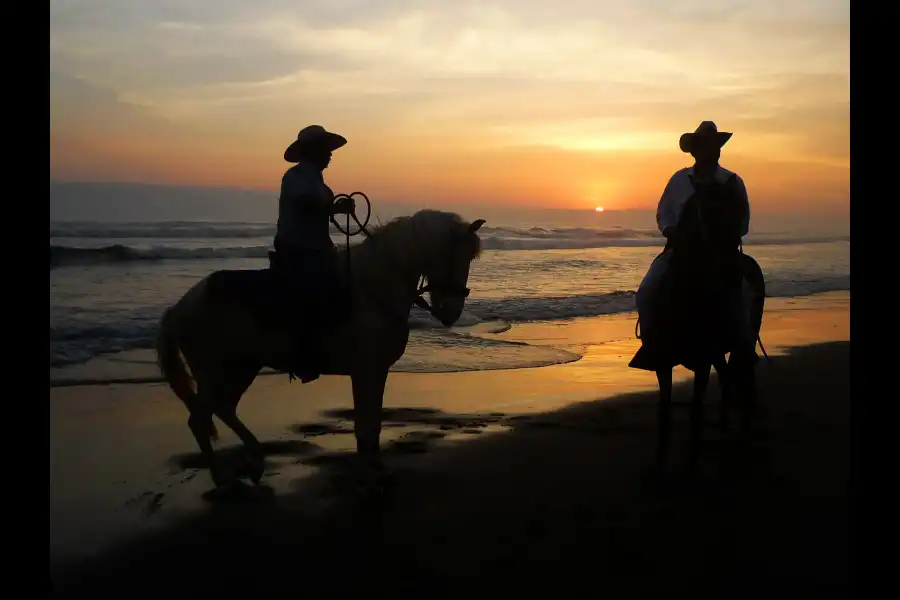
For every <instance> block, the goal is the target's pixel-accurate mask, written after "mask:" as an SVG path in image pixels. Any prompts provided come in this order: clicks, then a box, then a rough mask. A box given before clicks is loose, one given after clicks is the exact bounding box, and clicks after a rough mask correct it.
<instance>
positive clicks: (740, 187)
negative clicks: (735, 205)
mask: <svg viewBox="0 0 900 600" xmlns="http://www.w3.org/2000/svg"><path fill="white" fill-rule="evenodd" d="M736 183H737V193H738V198H739V199H740V201H741V203H742V204H743V205H744V214H743V216H742V218H741V237H744V236H745V235H747V233H749V232H750V199H749V198H748V197H747V187H746V186H745V185H744V180H743V179H741V178H740V176H737V181H736Z"/></svg>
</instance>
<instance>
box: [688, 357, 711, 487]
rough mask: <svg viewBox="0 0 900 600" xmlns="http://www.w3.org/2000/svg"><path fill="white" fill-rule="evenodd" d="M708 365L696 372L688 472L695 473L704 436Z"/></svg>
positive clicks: (692, 400)
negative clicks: (704, 405) (704, 403)
mask: <svg viewBox="0 0 900 600" xmlns="http://www.w3.org/2000/svg"><path fill="white" fill-rule="evenodd" d="M710 368H711V365H706V366H705V367H701V368H699V369H697V370H696V371H694V395H693V396H692V397H691V442H690V450H689V453H688V470H689V471H690V472H691V473H693V472H694V470H695V469H696V467H697V460H698V458H699V456H700V442H701V438H702V436H703V397H704V396H705V395H706V388H707V387H708V386H709V371H710Z"/></svg>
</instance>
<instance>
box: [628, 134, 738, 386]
mask: <svg viewBox="0 0 900 600" xmlns="http://www.w3.org/2000/svg"><path fill="white" fill-rule="evenodd" d="M731 136H732V134H731V133H728V132H720V131H718V129H717V127H716V125H715V123H713V122H712V121H704V122H702V123H701V124H700V126H699V127H697V129H696V131H694V132H693V133H685V134H683V135H682V136H681V139H680V142H679V145H680V147H681V150H682V152H687V153H690V154H691V156H693V157H694V160H695V162H694V165H693V166H691V167H687V168H684V169H681V170H679V171H678V172H676V173H675V174H674V175H673V176H672V177H671V179H670V180H669V183H668V185H666V189H665V191H664V192H663V195H662V198H660V201H659V206H658V208H657V213H656V221H657V225H658V226H659V230H660V232H662V234H663V235H664V236H665V237H666V247H665V250H664V251H663V252H662V253H661V254H660V255H659V256H658V257H657V258H656V260H654V261H653V264H652V265H651V266H650V269H649V270H648V272H647V274H646V276H645V277H644V279H643V281H642V282H641V285H640V286H639V288H638V291H637V297H636V303H637V309H638V316H639V318H640V328H641V337H642V340H644V342H645V345H646V343H647V342H648V341H655V340H657V339H658V338H659V335H660V329H666V330H667V331H668V334H669V335H670V336H671V335H682V336H683V335H690V333H689V332H686V331H681V330H679V331H678V333H677V334H676V333H674V332H675V331H676V330H677V328H678V327H679V325H680V326H681V327H682V328H684V327H688V328H689V327H691V325H686V324H685V323H684V322H681V323H680V324H679V322H678V321H679V319H682V321H687V320H688V319H686V318H685V317H687V315H674V316H673V315H671V314H670V315H669V317H668V319H666V318H664V315H666V314H667V313H666V311H665V310H664V309H666V308H671V309H673V310H674V311H682V312H684V313H693V315H695V316H696V315H701V317H700V318H709V315H710V314H711V313H712V312H715V313H719V314H720V315H721V316H722V317H723V320H721V321H719V322H720V323H721V324H722V325H724V326H725V328H726V329H727V332H726V335H725V336H724V339H723V341H722V342H721V343H722V344H723V345H724V347H725V351H728V349H727V348H728V347H734V344H736V343H741V342H746V341H748V340H747V339H746V338H748V337H749V336H750V335H751V334H750V323H749V317H748V311H747V307H746V306H745V302H744V298H743V294H742V282H743V275H742V270H741V269H742V266H741V265H742V263H741V260H740V259H741V257H740V247H741V238H742V237H743V236H745V235H746V234H747V232H748V231H749V228H750V204H749V201H748V198H747V189H746V187H745V186H744V182H743V180H742V179H741V178H740V176H738V175H737V174H736V173H733V172H731V171H729V170H727V169H725V168H723V167H722V166H720V165H719V157H720V155H721V149H722V146H723V145H725V143H726V142H727V141H728V140H729V139H730V138H731ZM676 273H677V276H676ZM704 277H705V278H706V279H705V281H706V282H705V283H702V282H703V281H704V279H703V278H704ZM678 278H681V279H682V281H680V282H676V281H673V279H678ZM685 281H687V283H685ZM698 282H701V283H698ZM679 284H681V287H680V288H679V287H678V286H679ZM675 290H680V291H681V292H682V293H681V295H679V296H677V299H676V297H675V296H673V294H675ZM704 290H705V291H707V292H712V293H708V294H703V293H701V292H702V291H704ZM701 297H702V298H706V299H709V300H710V301H711V303H712V305H713V308H714V309H716V310H708V308H709V307H701V306H690V303H691V302H695V303H696V302H698V298H701ZM686 298H690V299H686ZM684 303H688V306H685V305H684ZM669 312H670V313H671V312H672V311H669ZM694 323H695V325H694V326H696V321H694ZM666 324H668V325H672V326H673V327H674V328H675V329H672V328H671V327H667V326H665V325H666ZM702 327H704V328H705V329H708V330H715V329H720V328H717V327H716V326H715V325H714V324H713V322H712V321H706V322H705V324H704V325H703V326H702ZM668 341H669V342H670V343H671V342H672V340H668ZM636 358H637V357H636ZM676 364H677V363H676ZM632 366H634V367H636V368H646V369H649V370H654V369H655V368H656V366H657V365H651V364H644V363H643V360H636V361H634V362H633V364H632ZM670 366H673V365H666V367H670Z"/></svg>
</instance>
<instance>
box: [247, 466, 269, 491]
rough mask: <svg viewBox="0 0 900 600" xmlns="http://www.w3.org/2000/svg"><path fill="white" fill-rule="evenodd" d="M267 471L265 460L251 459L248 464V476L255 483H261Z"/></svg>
mask: <svg viewBox="0 0 900 600" xmlns="http://www.w3.org/2000/svg"><path fill="white" fill-rule="evenodd" d="M265 472H266V464H265V462H264V461H263V460H258V461H257V460H254V461H251V462H250V464H249V465H248V466H247V476H248V477H249V478H250V481H252V482H253V484H254V485H259V482H260V481H262V477H263V474H264V473H265Z"/></svg>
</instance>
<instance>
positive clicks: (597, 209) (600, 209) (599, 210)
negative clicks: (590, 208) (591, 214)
mask: <svg viewBox="0 0 900 600" xmlns="http://www.w3.org/2000/svg"><path fill="white" fill-rule="evenodd" d="M594 210H596V211H597V212H603V207H602V206H598V207H597V208H595V209H594Z"/></svg>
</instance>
